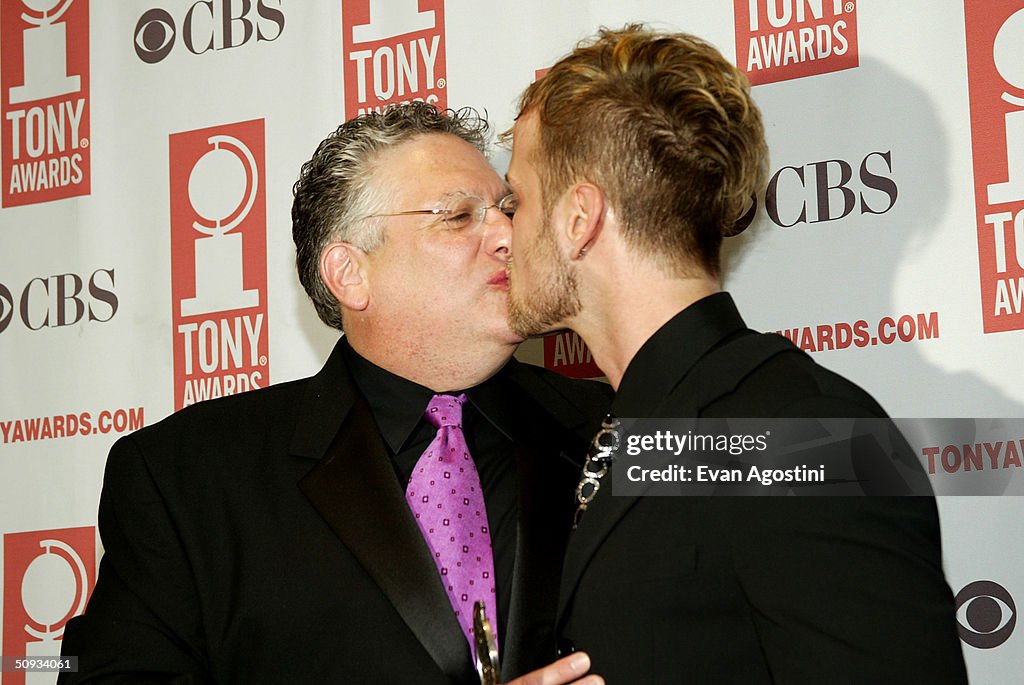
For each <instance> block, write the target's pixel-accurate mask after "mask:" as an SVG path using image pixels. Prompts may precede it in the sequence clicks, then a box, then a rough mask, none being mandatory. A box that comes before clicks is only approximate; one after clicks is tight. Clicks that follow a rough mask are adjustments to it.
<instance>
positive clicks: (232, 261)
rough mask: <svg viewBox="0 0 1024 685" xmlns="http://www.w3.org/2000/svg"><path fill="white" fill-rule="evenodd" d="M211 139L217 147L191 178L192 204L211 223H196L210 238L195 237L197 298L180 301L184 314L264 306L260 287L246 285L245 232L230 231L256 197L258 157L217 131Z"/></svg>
mask: <svg viewBox="0 0 1024 685" xmlns="http://www.w3.org/2000/svg"><path fill="white" fill-rule="evenodd" d="M208 140H209V143H210V145H211V148H212V149H211V150H210V151H209V152H207V153H206V154H205V155H203V156H202V157H200V158H199V161H198V162H196V165H195V166H194V167H192V173H191V174H190V175H189V179H188V197H189V200H190V202H191V203H192V207H193V209H194V210H195V212H196V214H198V215H199V216H200V217H202V218H203V219H206V220H207V221H208V222H209V224H204V223H203V222H202V221H198V220H197V221H194V222H193V223H192V228H194V229H195V230H197V231H199V232H200V233H203V234H205V235H206V236H207V237H205V238H199V239H198V240H196V241H195V269H196V270H195V273H196V296H195V297H191V298H188V299H185V300H182V301H181V315H182V316H193V315H196V314H209V313H212V312H221V311H227V310H231V309H248V308H250V307H258V306H259V304H260V293H259V291H258V290H255V289H251V290H246V289H245V287H244V286H243V285H242V236H241V234H239V233H231V231H233V230H234V229H235V228H237V227H238V225H239V224H241V223H242V221H243V220H244V219H245V218H246V217H247V216H248V215H249V212H250V211H251V210H252V206H253V203H254V202H255V201H256V191H257V188H258V187H259V170H258V169H257V168H256V160H255V159H254V158H253V156H252V152H251V151H250V150H249V148H247V147H246V146H245V143H243V142H242V141H240V140H238V139H237V138H233V137H231V136H225V135H216V136H210V138H209V139H208Z"/></svg>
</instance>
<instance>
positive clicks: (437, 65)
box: [341, 0, 448, 118]
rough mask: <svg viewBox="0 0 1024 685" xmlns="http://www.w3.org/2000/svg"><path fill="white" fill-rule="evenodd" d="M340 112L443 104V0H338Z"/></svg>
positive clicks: (444, 70)
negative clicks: (342, 84) (342, 106)
mask: <svg viewBox="0 0 1024 685" xmlns="http://www.w3.org/2000/svg"><path fill="white" fill-rule="evenodd" d="M341 17H342V35H343V39H342V41H343V49H344V55H345V56H344V62H345V63H344V69H343V71H344V78H345V113H346V116H347V117H348V118H351V117H354V116H356V115H358V114H364V113H365V112H368V111H377V112H379V111H381V110H382V109H383V108H384V107H386V106H387V105H391V104H394V103H398V102H410V101H412V100H422V101H426V102H429V103H432V104H434V105H436V106H437V107H441V108H443V107H446V106H447V102H448V95H447V90H446V88H447V76H446V73H447V72H446V62H445V31H444V0H343V2H342V9H341Z"/></svg>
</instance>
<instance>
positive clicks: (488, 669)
mask: <svg viewBox="0 0 1024 685" xmlns="http://www.w3.org/2000/svg"><path fill="white" fill-rule="evenodd" d="M473 644H474V645H475V646H476V674H477V675H478V676H480V685H498V676H499V674H500V669H499V668H498V645H497V644H496V643H495V642H494V631H493V630H491V622H490V620H488V618H487V613H486V611H485V610H484V603H483V602H480V601H478V602H475V603H474V604H473Z"/></svg>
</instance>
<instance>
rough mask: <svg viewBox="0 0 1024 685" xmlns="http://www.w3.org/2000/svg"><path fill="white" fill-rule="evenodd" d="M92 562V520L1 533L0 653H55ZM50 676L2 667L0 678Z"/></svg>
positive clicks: (36, 680) (86, 588)
mask: <svg viewBox="0 0 1024 685" xmlns="http://www.w3.org/2000/svg"><path fill="white" fill-rule="evenodd" d="M95 567H96V531H95V528H94V527H92V526H87V527H83V528H68V529H65V530H49V531H33V532H28V533H13V534H8V535H5V536H4V594H3V597H4V632H3V637H4V639H3V653H4V654H6V655H8V656H19V657H22V656H23V657H28V658H39V657H55V656H57V655H59V654H60V648H61V645H60V641H61V639H62V638H63V636H64V628H65V626H66V625H67V622H68V621H69V620H71V619H72V618H73V617H75V616H78V615H79V614H81V613H82V612H83V611H84V610H85V605H86V603H87V602H88V600H89V594H90V593H91V592H92V587H93V583H95ZM22 678H23V679H22ZM53 679H54V676H53V673H45V672H35V673H33V672H29V673H5V674H4V681H3V682H4V683H5V685H6V684H7V683H8V682H11V683H15V682H24V683H28V684H29V685H34V684H38V685H42V684H43V683H52V682H53Z"/></svg>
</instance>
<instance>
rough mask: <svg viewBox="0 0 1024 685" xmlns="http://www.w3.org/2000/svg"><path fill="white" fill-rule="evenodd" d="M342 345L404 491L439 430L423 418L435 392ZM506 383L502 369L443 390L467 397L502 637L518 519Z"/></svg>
mask: <svg viewBox="0 0 1024 685" xmlns="http://www.w3.org/2000/svg"><path fill="white" fill-rule="evenodd" d="M342 343H343V344H344V348H343V349H344V355H345V361H346V363H347V364H348V367H349V370H350V371H351V372H352V376H353V378H354V379H355V382H356V385H357V386H358V387H359V390H360V392H362V393H363V396H364V397H366V401H367V402H368V403H369V405H370V411H371V412H372V414H373V418H374V420H375V421H376V422H377V427H378V428H379V429H380V432H381V436H382V437H383V438H384V443H385V445H386V446H387V450H388V454H389V456H390V457H391V462H392V466H394V469H395V476H396V477H397V478H398V482H399V483H400V484H401V486H402V489H403V490H404V489H405V488H406V486H407V485H408V483H409V476H410V475H411V474H412V470H413V468H415V466H416V462H417V461H418V460H419V458H420V456H421V455H422V454H423V452H424V451H426V449H427V446H428V445H429V444H430V442H431V440H433V439H434V436H435V434H436V433H437V429H436V428H434V426H433V425H431V424H430V423H429V422H428V421H427V420H426V418H425V417H424V414H425V412H426V410H427V404H428V403H429V402H430V399H431V398H432V397H433V396H434V394H435V393H434V391H433V390H430V389H429V388H426V387H424V386H422V385H419V384H418V383H414V382H412V381H410V380H408V379H405V378H402V377H401V376H398V375H396V374H393V373H391V372H390V371H387V370H386V369H382V368H381V367H379V366H377V365H376V364H374V363H372V362H370V361H369V360H367V359H365V358H364V357H362V356H360V355H359V353H357V352H356V351H355V350H353V349H352V346H351V345H349V344H348V343H347V342H346V341H344V340H343V341H342ZM502 381H503V374H502V373H501V372H499V373H498V374H497V375H496V376H494V377H492V378H490V379H488V380H487V381H484V382H483V383H481V384H480V385H477V386H475V387H472V388H468V389H466V390H456V391H451V392H446V393H444V394H446V395H455V396H457V395H459V394H461V393H463V392H465V393H466V397H467V401H466V403H465V404H464V405H463V407H462V430H463V433H464V434H465V436H466V444H467V445H468V446H469V453H470V455H472V457H473V461H474V463H475V464H476V469H477V472H478V473H479V475H480V485H481V487H482V488H483V493H484V503H485V505H486V508H487V521H488V524H489V525H490V529H491V547H492V550H493V555H494V574H495V579H496V582H497V585H496V591H497V596H498V607H497V620H498V636H499V639H500V637H501V635H504V634H505V622H506V621H507V617H508V613H509V603H510V600H511V585H512V568H513V564H514V562H515V551H516V522H517V519H518V504H517V502H518V500H517V493H518V485H517V481H516V467H515V460H514V458H513V452H512V447H513V445H512V441H511V439H510V438H509V437H508V435H506V433H505V432H503V431H502V430H501V428H499V425H501V424H503V423H505V422H503V421H502V418H504V417H502V416H501V415H500V414H496V412H500V407H502V406H504V402H505V401H504V400H503V399H502V396H501V395H502V390H501V385H502ZM481 407H488V411H489V413H485V412H484V410H483V409H482V408H481Z"/></svg>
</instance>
